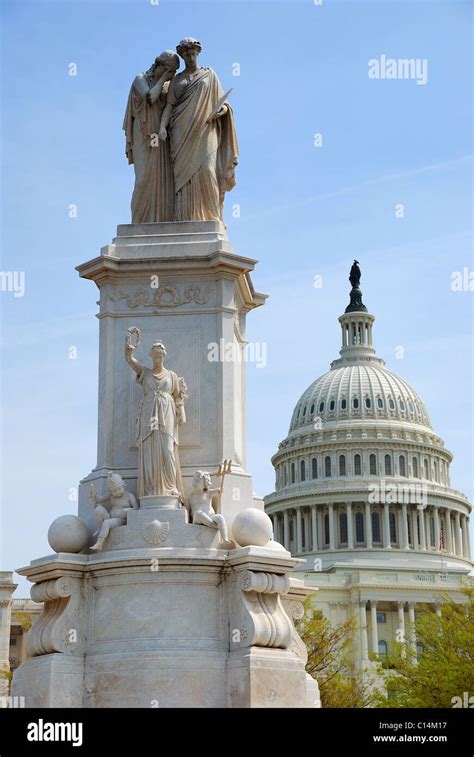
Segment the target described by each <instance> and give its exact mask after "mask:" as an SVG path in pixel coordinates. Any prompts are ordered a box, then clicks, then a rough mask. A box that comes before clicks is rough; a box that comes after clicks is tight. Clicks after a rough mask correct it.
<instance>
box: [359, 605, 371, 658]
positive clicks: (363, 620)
mask: <svg viewBox="0 0 474 757" xmlns="http://www.w3.org/2000/svg"><path fill="white" fill-rule="evenodd" d="M366 605H367V602H366V601H365V600H362V601H361V602H359V623H360V654H361V661H362V662H363V663H364V662H367V660H368V659H369V653H368V644H367V616H366V612H365V608H366Z"/></svg>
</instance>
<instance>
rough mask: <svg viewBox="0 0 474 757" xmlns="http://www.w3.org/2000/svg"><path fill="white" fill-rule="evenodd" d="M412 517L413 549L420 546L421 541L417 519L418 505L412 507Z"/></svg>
mask: <svg viewBox="0 0 474 757" xmlns="http://www.w3.org/2000/svg"><path fill="white" fill-rule="evenodd" d="M410 518H411V533H412V540H413V549H418V548H419V546H420V545H419V542H418V521H417V510H416V507H412V509H411V510H410Z"/></svg>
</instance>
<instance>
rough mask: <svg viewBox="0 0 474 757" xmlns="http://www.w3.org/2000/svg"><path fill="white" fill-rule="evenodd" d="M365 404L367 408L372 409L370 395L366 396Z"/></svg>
mask: <svg viewBox="0 0 474 757" xmlns="http://www.w3.org/2000/svg"><path fill="white" fill-rule="evenodd" d="M365 406H366V408H367V410H370V408H371V407H372V400H371V399H370V397H366V398H365Z"/></svg>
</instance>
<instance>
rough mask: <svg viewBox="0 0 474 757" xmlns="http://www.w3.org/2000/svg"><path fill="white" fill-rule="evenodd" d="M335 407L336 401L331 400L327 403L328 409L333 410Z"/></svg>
mask: <svg viewBox="0 0 474 757" xmlns="http://www.w3.org/2000/svg"><path fill="white" fill-rule="evenodd" d="M335 407H336V400H331V402H330V403H329V409H330V410H334V409H335Z"/></svg>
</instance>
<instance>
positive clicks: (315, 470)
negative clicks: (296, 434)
mask: <svg viewBox="0 0 474 757" xmlns="http://www.w3.org/2000/svg"><path fill="white" fill-rule="evenodd" d="M311 475H312V477H313V478H317V477H318V460H317V458H316V457H313V459H312V460H311Z"/></svg>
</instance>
